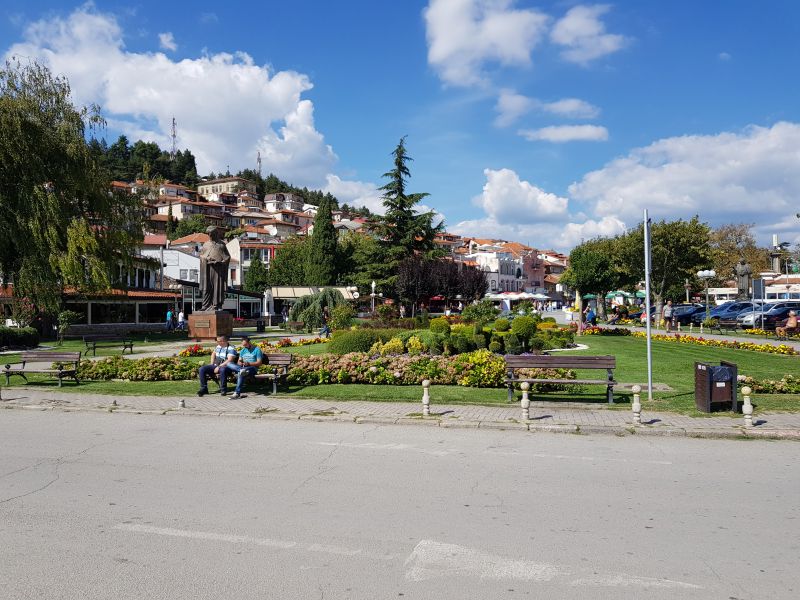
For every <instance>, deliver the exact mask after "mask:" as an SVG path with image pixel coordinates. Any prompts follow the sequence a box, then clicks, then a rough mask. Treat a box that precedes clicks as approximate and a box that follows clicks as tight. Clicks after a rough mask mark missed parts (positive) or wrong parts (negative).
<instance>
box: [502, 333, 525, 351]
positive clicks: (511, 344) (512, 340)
mask: <svg viewBox="0 0 800 600" xmlns="http://www.w3.org/2000/svg"><path fill="white" fill-rule="evenodd" d="M505 346H506V353H508V354H522V344H521V343H520V341H519V338H518V337H517V334H515V333H509V334H508V335H507V336H505Z"/></svg>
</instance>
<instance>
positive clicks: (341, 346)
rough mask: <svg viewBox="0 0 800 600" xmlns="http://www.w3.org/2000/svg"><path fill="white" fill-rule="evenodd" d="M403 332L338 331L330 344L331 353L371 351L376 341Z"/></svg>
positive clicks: (388, 330) (396, 330)
mask: <svg viewBox="0 0 800 600" xmlns="http://www.w3.org/2000/svg"><path fill="white" fill-rule="evenodd" d="M399 333H401V330H399V329H348V330H345V331H336V332H334V334H333V337H332V338H331V342H330V345H329V346H328V348H329V351H330V352H331V354H348V353H350V352H369V349H370V348H372V346H373V344H375V342H388V341H389V340H390V339H392V338H393V337H394V336H396V335H398V334H399Z"/></svg>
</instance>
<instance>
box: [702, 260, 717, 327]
mask: <svg viewBox="0 0 800 600" xmlns="http://www.w3.org/2000/svg"><path fill="white" fill-rule="evenodd" d="M697 276H698V277H699V278H700V279H702V280H704V281H705V282H706V320H708V318H709V307H708V280H709V279H713V278H714V277H716V276H717V272H716V271H715V270H714V269H709V270H704V271H698V272H697Z"/></svg>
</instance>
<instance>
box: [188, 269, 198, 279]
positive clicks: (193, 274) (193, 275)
mask: <svg viewBox="0 0 800 600" xmlns="http://www.w3.org/2000/svg"><path fill="white" fill-rule="evenodd" d="M199 280H200V272H199V271H198V270H197V269H192V270H190V271H189V281H199Z"/></svg>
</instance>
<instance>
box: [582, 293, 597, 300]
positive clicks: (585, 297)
mask: <svg viewBox="0 0 800 600" xmlns="http://www.w3.org/2000/svg"><path fill="white" fill-rule="evenodd" d="M596 298H597V294H584V295H583V299H584V300H594V299H596Z"/></svg>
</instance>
